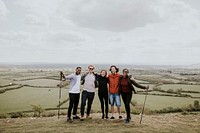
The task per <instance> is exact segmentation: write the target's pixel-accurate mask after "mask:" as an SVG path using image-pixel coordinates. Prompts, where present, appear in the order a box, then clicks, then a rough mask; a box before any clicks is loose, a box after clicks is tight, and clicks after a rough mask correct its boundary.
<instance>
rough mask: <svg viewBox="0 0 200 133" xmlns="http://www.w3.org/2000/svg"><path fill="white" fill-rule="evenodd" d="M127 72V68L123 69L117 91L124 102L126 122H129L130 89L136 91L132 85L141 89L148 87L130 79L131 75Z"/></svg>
mask: <svg viewBox="0 0 200 133" xmlns="http://www.w3.org/2000/svg"><path fill="white" fill-rule="evenodd" d="M128 73H129V70H128V69H124V70H123V75H122V76H121V77H120V80H119V93H120V94H121V96H122V100H123V102H124V105H125V109H126V114H127V118H126V123H129V122H130V119H131V116H130V102H131V99H132V91H133V92H134V93H136V92H135V89H134V87H133V85H134V86H136V87H138V88H141V89H148V88H149V86H142V85H139V84H138V83H137V82H135V80H133V79H131V76H129V75H128Z"/></svg>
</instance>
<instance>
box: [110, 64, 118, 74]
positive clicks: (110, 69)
mask: <svg viewBox="0 0 200 133" xmlns="http://www.w3.org/2000/svg"><path fill="white" fill-rule="evenodd" d="M112 67H114V68H115V69H116V73H118V72H119V68H117V67H116V66H115V65H112V66H110V71H111V69H112Z"/></svg>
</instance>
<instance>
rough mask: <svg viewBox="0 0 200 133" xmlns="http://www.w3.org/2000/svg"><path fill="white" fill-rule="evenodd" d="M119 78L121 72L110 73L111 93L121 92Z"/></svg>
mask: <svg viewBox="0 0 200 133" xmlns="http://www.w3.org/2000/svg"><path fill="white" fill-rule="evenodd" d="M119 78H120V74H118V73H116V74H109V75H108V79H109V92H110V93H111V94H118V93H119Z"/></svg>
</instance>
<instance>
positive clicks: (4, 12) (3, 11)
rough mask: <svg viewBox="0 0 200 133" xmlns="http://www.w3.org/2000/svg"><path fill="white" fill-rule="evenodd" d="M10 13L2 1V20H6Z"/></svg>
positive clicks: (0, 13) (0, 12)
mask: <svg viewBox="0 0 200 133" xmlns="http://www.w3.org/2000/svg"><path fill="white" fill-rule="evenodd" d="M8 12H9V11H8V9H7V8H6V6H5V4H4V2H3V1H2V0H0V19H4V18H5V16H6V15H7V13H8Z"/></svg>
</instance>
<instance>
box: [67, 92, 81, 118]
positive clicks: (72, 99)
mask: <svg viewBox="0 0 200 133" xmlns="http://www.w3.org/2000/svg"><path fill="white" fill-rule="evenodd" d="M79 98H80V93H78V94H73V93H69V108H68V114H67V117H68V118H70V117H71V112H72V108H73V115H76V113H77V107H78V103H79Z"/></svg>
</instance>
